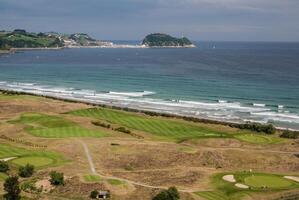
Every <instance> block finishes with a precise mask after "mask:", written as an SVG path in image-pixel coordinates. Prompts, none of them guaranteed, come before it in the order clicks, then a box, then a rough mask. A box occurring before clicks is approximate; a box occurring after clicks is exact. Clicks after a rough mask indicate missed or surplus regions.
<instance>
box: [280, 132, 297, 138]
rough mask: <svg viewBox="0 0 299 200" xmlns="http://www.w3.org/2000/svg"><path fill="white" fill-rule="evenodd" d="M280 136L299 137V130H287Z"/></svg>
mask: <svg viewBox="0 0 299 200" xmlns="http://www.w3.org/2000/svg"><path fill="white" fill-rule="evenodd" d="M280 137H282V138H290V139H297V138H299V132H298V131H290V130H285V131H283V132H282V134H281V135H280Z"/></svg>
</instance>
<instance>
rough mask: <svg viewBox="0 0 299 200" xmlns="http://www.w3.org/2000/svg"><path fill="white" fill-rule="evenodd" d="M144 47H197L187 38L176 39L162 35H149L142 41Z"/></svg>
mask: <svg viewBox="0 0 299 200" xmlns="http://www.w3.org/2000/svg"><path fill="white" fill-rule="evenodd" d="M142 45H145V46H149V47H195V46H194V44H192V42H191V41H190V40H189V39H188V38H186V37H182V38H175V37H172V36H170V35H167V34H162V33H153V34H149V35H147V36H146V37H145V38H144V40H143V41H142Z"/></svg>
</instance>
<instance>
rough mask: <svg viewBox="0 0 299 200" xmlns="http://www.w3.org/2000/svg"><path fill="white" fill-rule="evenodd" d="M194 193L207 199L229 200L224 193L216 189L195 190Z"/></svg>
mask: <svg viewBox="0 0 299 200" xmlns="http://www.w3.org/2000/svg"><path fill="white" fill-rule="evenodd" d="M196 194H197V195H198V196H200V197H202V198H205V199H207V200H229V198H228V197H227V196H226V195H225V194H223V193H221V192H217V191H204V192H196Z"/></svg>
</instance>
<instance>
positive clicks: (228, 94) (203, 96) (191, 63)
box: [0, 42, 299, 129]
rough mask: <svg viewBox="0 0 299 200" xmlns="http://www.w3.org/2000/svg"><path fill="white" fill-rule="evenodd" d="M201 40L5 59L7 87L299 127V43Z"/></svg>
mask: <svg viewBox="0 0 299 200" xmlns="http://www.w3.org/2000/svg"><path fill="white" fill-rule="evenodd" d="M197 45H198V48H192V49H168V48H163V49H64V50H59V51H55V50H48V51H26V52H22V53H16V54H12V55H5V56H0V88H7V89H14V90H20V91H28V92H32V93H43V94H46V95H56V96H61V97H65V98H75V99H85V100H86V101H92V102H97V103H105V104H113V105H119V106H126V107H134V108H139V109H145V110H154V111H161V112H168V113H176V114H181V115H190V116H197V117H205V118H211V119H218V120H225V121H259V122H264V123H266V122H270V123H273V124H275V125H276V126H279V127H286V128H294V129H299V43H243V42H200V43H197Z"/></svg>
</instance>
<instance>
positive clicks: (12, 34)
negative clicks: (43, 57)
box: [0, 29, 112, 50]
mask: <svg viewBox="0 0 299 200" xmlns="http://www.w3.org/2000/svg"><path fill="white" fill-rule="evenodd" d="M109 45H112V43H111V42H105V41H99V40H96V39H93V38H92V37H90V36H89V35H87V34H85V33H75V34H60V33H56V32H48V33H30V32H27V31H25V30H23V29H15V30H14V31H0V49H2V50H7V49H11V48H53V47H54V48H55V47H56V48H58V47H82V46H109Z"/></svg>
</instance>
